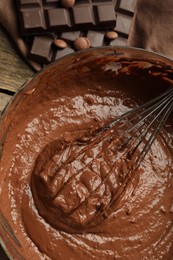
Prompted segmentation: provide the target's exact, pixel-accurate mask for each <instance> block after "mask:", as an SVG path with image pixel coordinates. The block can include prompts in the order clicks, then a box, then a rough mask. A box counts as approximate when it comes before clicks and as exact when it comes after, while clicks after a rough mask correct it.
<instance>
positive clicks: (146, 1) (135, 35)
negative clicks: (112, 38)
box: [128, 0, 173, 58]
mask: <svg viewBox="0 0 173 260" xmlns="http://www.w3.org/2000/svg"><path fill="white" fill-rule="evenodd" d="M128 44H129V45H130V46H133V47H139V48H143V49H147V50H150V51H155V52H158V53H161V54H164V55H166V56H169V57H170V58H173V0H137V4H136V10H135V15H134V19H133V22H132V27H131V30H130V35H129V39H128Z"/></svg>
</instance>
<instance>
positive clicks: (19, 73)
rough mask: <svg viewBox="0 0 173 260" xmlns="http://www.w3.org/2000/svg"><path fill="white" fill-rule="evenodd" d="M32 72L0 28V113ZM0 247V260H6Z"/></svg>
mask: <svg viewBox="0 0 173 260" xmlns="http://www.w3.org/2000/svg"><path fill="white" fill-rule="evenodd" d="M32 75H34V71H33V70H32V69H31V68H30V67H29V66H28V65H27V64H26V62H25V61H24V60H23V58H22V57H21V55H20V53H19V51H18V50H17V48H16V46H15V45H14V43H13V41H12V40H11V39H10V38H9V36H8V35H7V34H6V32H5V30H4V29H3V28H2V27H1V26H0V113H1V112H2V110H3V109H4V108H5V106H6V105H7V103H8V102H9V100H10V99H11V98H12V96H13V95H14V93H15V92H16V91H17V90H18V89H19V88H20V87H21V86H22V84H23V83H24V82H25V81H26V80H28V79H29V78H30V77H31V76H32ZM7 259H8V257H7V256H6V255H5V253H4V251H3V249H2V248H1V246H0V260H7Z"/></svg>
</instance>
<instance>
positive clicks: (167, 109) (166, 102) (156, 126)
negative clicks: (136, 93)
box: [101, 87, 173, 169]
mask: <svg viewBox="0 0 173 260" xmlns="http://www.w3.org/2000/svg"><path fill="white" fill-rule="evenodd" d="M172 110H173V88H172V87H171V88H168V89H167V90H166V91H165V92H163V93H162V94H160V95H159V96H157V97H156V98H154V99H152V100H150V101H148V102H146V103H144V104H143V105H141V106H138V107H136V108H134V109H132V110H130V111H128V112H126V113H124V114H123V115H121V116H120V117H118V118H117V119H116V120H115V121H113V122H111V123H109V124H108V125H107V126H106V127H105V128H103V129H102V130H101V131H106V130H107V129H109V128H112V127H113V126H115V125H116V124H117V123H121V124H122V126H123V127H124V126H126V127H127V130H126V131H125V132H124V133H123V134H122V136H121V137H120V138H119V141H120V140H121V142H120V145H119V149H121V148H124V147H126V148H127V147H129V148H128V152H127V151H126V155H127V156H130V157H132V156H133V154H134V152H135V151H136V150H137V148H139V146H140V145H142V144H143V147H142V149H141V151H140V153H139V155H138V157H137V159H136V161H135V163H134V162H133V169H136V168H138V166H139V165H140V164H141V162H142V161H143V159H144V158H145V156H146V154H147V153H148V150H149V149H150V147H151V145H152V143H153V142H154V140H155V138H156V136H157V134H158V133H159V131H160V130H161V128H162V126H163V125H164V123H165V122H166V120H167V119H168V117H169V115H170V114H171V112H172ZM128 126H129V127H128Z"/></svg>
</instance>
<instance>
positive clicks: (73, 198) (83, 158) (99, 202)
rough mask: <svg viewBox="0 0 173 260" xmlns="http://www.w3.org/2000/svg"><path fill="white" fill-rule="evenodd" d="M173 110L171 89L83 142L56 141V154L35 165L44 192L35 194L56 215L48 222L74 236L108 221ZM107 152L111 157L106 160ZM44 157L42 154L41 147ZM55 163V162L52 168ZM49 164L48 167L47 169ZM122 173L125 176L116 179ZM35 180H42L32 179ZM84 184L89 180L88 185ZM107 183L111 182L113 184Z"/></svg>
mask: <svg viewBox="0 0 173 260" xmlns="http://www.w3.org/2000/svg"><path fill="white" fill-rule="evenodd" d="M172 110H173V87H171V88H168V89H167V90H166V91H165V92H163V93H162V94H160V95H159V96H157V97H156V98H154V99H152V100H151V101H148V102H146V103H145V104H143V105H141V106H138V107H136V108H134V109H132V110H130V111H128V112H126V113H125V114H122V115H121V116H119V117H118V118H116V119H115V120H113V121H112V122H110V123H108V124H106V125H105V126H102V127H101V128H99V129H97V130H96V132H94V133H93V132H91V133H88V136H87V138H86V139H85V137H84V140H83V141H82V140H81V139H77V140H75V141H74V142H70V143H68V142H62V143H60V145H59V147H61V148H59V149H58V154H57V153H55V155H53V157H52V158H50V162H49V163H48V164H47V165H44V166H43V167H40V162H39V158H38V165H37V163H36V166H35V175H36V179H35V180H36V181H35V185H36V187H37V186H39V185H44V186H43V187H41V188H39V187H37V188H38V190H45V188H46V192H45V193H40V196H41V197H42V198H43V199H44V200H45V201H47V203H46V207H48V210H49V205H50V209H51V208H52V206H56V210H55V212H53V213H51V214H55V216H54V217H53V218H51V217H50V219H48V221H50V223H51V221H52V219H53V222H52V225H54V226H56V227H58V228H62V229H63V230H66V225H67V226H68V230H69V226H70V229H71V231H72V232H76V227H80V230H83V229H84V230H87V229H88V228H90V227H93V226H94V225H97V224H98V223H100V222H101V221H102V220H103V219H104V218H105V217H107V216H108V215H109V214H110V212H112V210H113V209H115V208H114V207H117V205H118V201H119V200H120V199H121V194H123V193H122V191H123V190H124V189H125V188H126V185H127V184H128V182H129V180H130V179H131V177H132V176H133V174H134V172H135V170H136V169H137V168H138V167H139V166H140V165H141V162H142V161H143V159H144V158H145V156H146V155H147V153H148V151H149V149H150V147H151V145H152V144H153V142H154V140H155V138H156V136H157V134H158V133H159V131H160V130H161V128H162V126H163V125H164V123H165V122H166V120H167V119H168V117H169V115H170V113H171V112H172ZM91 131H92V130H91ZM71 151H72V152H71ZM110 152H112V154H113V155H112V154H111V156H110V154H109V153H110ZM43 153H46V155H47V152H46V149H45V150H44V151H43ZM64 155H65V156H64ZM67 155H68V156H67ZM88 155H89V156H88ZM41 156H42V155H41ZM41 161H43V160H41ZM55 162H58V163H57V164H56V165H54V164H55ZM94 162H96V163H98V164H100V165H101V163H102V162H104V167H106V169H105V170H104V171H103V170H102V171H101V170H99V171H100V172H97V169H93V165H94ZM50 166H51V167H52V168H50V169H49V170H47V167H48V168H49V167H50ZM124 166H125V168H124ZM51 169H53V171H52V170H51ZM121 171H122V172H123V175H124V176H122V178H121V179H119V172H121ZM38 176H39V178H41V181H37V180H38V179H37V177H38ZM116 176H117V177H116ZM86 177H87V178H86ZM87 180H90V181H88V183H87ZM110 180H111V181H110ZM112 180H115V181H114V183H112ZM91 182H92V184H91ZM42 183H43V184H42ZM80 185H81V186H80ZM74 187H75V188H74ZM76 187H78V188H76ZM80 187H82V188H80ZM80 189H81V190H80ZM78 190H79V191H78ZM46 194H48V196H47V195H46ZM69 194H71V195H70V200H69ZM56 211H57V212H58V213H57V214H56ZM57 216H60V218H57ZM62 216H63V217H62ZM55 219H57V220H56V223H55ZM62 221H63V224H62ZM88 230H89V229H88Z"/></svg>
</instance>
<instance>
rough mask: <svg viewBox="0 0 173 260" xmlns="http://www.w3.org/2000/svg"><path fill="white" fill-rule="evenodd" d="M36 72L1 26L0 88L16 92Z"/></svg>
mask: <svg viewBox="0 0 173 260" xmlns="http://www.w3.org/2000/svg"><path fill="white" fill-rule="evenodd" d="M33 74H34V72H33V70H32V69H31V68H30V67H29V66H28V65H27V64H26V62H25V61H24V60H23V59H22V57H21V55H20V53H19V51H18V50H17V48H16V46H15V45H14V43H13V42H12V40H11V38H10V37H9V36H8V35H7V34H6V33H5V31H4V29H3V28H2V27H1V26H0V89H5V90H9V91H12V92H16V91H17V90H18V89H19V88H20V87H21V85H22V84H23V83H24V82H25V81H26V80H27V79H29V78H30V77H31V76H32V75H33Z"/></svg>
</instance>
